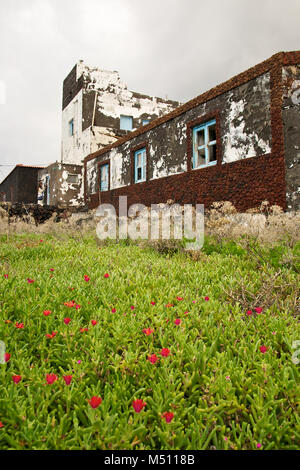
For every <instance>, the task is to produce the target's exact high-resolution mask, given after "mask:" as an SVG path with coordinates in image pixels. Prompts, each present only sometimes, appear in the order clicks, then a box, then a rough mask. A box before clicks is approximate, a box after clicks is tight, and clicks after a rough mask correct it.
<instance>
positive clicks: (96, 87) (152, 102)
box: [38, 61, 179, 207]
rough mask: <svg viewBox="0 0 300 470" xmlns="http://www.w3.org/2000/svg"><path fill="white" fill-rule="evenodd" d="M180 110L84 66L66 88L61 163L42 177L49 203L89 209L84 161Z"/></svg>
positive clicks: (114, 74)
mask: <svg viewBox="0 0 300 470" xmlns="http://www.w3.org/2000/svg"><path fill="white" fill-rule="evenodd" d="M178 105H179V103H178V102H177V101H171V100H167V99H162V98H157V97H150V96H147V95H143V94H140V93H137V92H133V91H129V90H128V88H127V85H126V84H125V83H124V82H122V81H121V79H120V76H119V73H118V72H116V71H114V72H110V71H105V70H100V69H98V68H95V67H94V68H92V67H89V66H87V65H86V64H84V62H83V61H79V62H78V63H77V64H76V65H75V67H74V68H73V69H72V70H71V72H70V73H69V75H68V76H67V77H66V78H65V80H64V82H63V96H62V141H61V160H60V162H58V161H57V162H55V163H53V164H52V165H50V166H48V167H47V168H45V169H43V170H41V171H40V172H39V175H38V176H39V180H40V183H39V184H40V188H41V192H43V194H44V195H46V196H45V197H43V198H42V199H41V200H42V201H43V203H46V204H58V205H67V206H69V207H70V206H80V205H82V204H84V197H83V196H84V191H83V190H84V188H83V161H84V158H85V157H86V156H87V155H89V154H90V153H92V152H95V151H96V150H99V149H101V148H103V147H105V146H106V145H109V144H111V143H113V142H115V141H116V140H118V139H119V138H120V137H124V136H126V135H128V134H129V133H130V132H131V131H132V130H135V129H137V128H139V127H142V126H144V125H146V124H148V123H149V122H152V121H153V120H154V119H156V118H157V117H159V116H162V115H164V114H166V113H169V112H170V111H172V110H174V109H175V108H176V107H177V106H178ZM45 201H46V202H45Z"/></svg>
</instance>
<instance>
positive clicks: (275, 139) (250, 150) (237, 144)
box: [65, 51, 300, 211]
mask: <svg viewBox="0 0 300 470" xmlns="http://www.w3.org/2000/svg"><path fill="white" fill-rule="evenodd" d="M91 108H92V106H91V105H90V109H91ZM128 114H129V112H128ZM67 119H68V118H67ZM90 122H93V120H92V121H90ZM136 127H137V129H136V130H134V131H133V132H131V133H130V134H128V135H125V136H124V137H121V138H120V139H119V140H118V141H116V142H112V143H109V145H108V146H106V147H105V148H102V149H99V150H97V151H96V152H92V153H91V154H90V155H88V156H87V157H86V158H85V160H84V168H85V171H84V178H85V201H86V202H87V203H88V205H89V207H90V208H95V207H97V206H98V205H99V203H111V204H113V205H114V206H115V208H116V209H117V210H118V197H119V196H120V195H122V196H127V197H128V206H130V205H131V204H134V203H141V204H145V205H147V206H149V205H151V204H152V203H164V202H166V201H167V200H168V199H172V200H174V201H175V202H177V203H180V204H184V203H190V204H196V203H199V204H200V203H203V204H204V205H205V206H206V207H207V206H209V205H210V204H211V203H213V202H214V201H224V200H228V201H231V202H232V203H233V204H234V205H235V206H236V207H237V209H239V210H241V211H243V210H246V209H249V208H252V207H256V206H258V205H259V204H260V203H261V202H262V201H263V200H268V201H269V203H270V204H277V205H279V206H281V207H282V208H283V209H284V210H299V209H300V165H299V163H300V51H298V52H287V53H284V52H280V53H278V54H275V55H274V56H272V57H271V58H269V59H267V60H265V61H264V62H262V63H260V64H258V65H256V66H255V67H252V68H250V69H249V70H247V71H245V72H243V73H241V74H239V75H237V76H235V77H233V78H231V79H230V80H228V81H226V82H224V83H222V84H220V85H218V86H216V87H215V88H213V89H211V90H209V91H207V92H206V93H204V94H202V95H200V96H198V97H196V98H194V99H192V100H191V101H189V102H187V103H185V104H183V105H181V106H179V107H177V108H176V109H174V110H173V111H171V112H170V113H168V114H167V115H164V116H162V117H159V118H158V119H156V120H154V121H152V122H150V123H149V124H147V125H145V126H136ZM66 151H67V150H66V149H65V152H66Z"/></svg>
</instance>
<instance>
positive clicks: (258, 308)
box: [255, 307, 263, 315]
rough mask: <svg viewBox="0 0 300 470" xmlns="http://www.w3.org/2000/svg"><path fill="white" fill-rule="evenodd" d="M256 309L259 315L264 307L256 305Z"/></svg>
mask: <svg viewBox="0 0 300 470" xmlns="http://www.w3.org/2000/svg"><path fill="white" fill-rule="evenodd" d="M255 311H256V313H257V315H259V314H260V313H261V312H262V311H263V309H262V308H261V307H256V308H255Z"/></svg>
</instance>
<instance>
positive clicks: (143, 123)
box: [142, 119, 150, 126]
mask: <svg viewBox="0 0 300 470" xmlns="http://www.w3.org/2000/svg"><path fill="white" fill-rule="evenodd" d="M149 122H150V121H149V119H143V120H142V125H143V126H147V124H149Z"/></svg>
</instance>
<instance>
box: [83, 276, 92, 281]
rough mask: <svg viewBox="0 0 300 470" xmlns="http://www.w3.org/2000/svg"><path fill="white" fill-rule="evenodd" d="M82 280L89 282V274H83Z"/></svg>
mask: <svg viewBox="0 0 300 470" xmlns="http://www.w3.org/2000/svg"><path fill="white" fill-rule="evenodd" d="M84 280H85V281H86V282H89V281H90V280H91V279H90V278H89V276H87V275H86V274H85V275H84Z"/></svg>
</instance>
